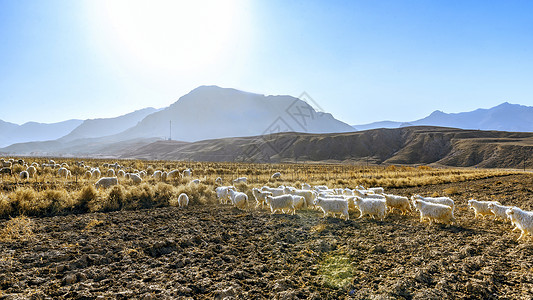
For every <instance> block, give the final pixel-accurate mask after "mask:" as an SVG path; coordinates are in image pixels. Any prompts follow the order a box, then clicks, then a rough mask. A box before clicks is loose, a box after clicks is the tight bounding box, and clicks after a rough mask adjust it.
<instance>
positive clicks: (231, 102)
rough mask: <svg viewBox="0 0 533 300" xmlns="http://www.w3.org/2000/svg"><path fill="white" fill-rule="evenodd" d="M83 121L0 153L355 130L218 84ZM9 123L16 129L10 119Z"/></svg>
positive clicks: (285, 99) (282, 99) (296, 102)
mask: <svg viewBox="0 0 533 300" xmlns="http://www.w3.org/2000/svg"><path fill="white" fill-rule="evenodd" d="M79 123H81V124H77V127H75V126H73V128H71V129H70V131H69V132H66V133H65V132H62V134H59V133H55V135H54V138H50V139H49V140H47V141H42V140H43V139H39V140H36V139H33V140H32V139H28V140H26V141H23V142H20V143H16V144H12V145H10V146H8V147H4V148H0V153H2V152H3V153H6V154H19V155H21V154H23V155H82V156H83V155H88V153H91V154H94V155H96V154H98V153H96V152H95V150H97V149H103V148H105V147H107V146H110V145H112V144H115V143H120V142H123V141H128V142H129V143H135V142H136V141H137V142H141V141H145V142H146V141H153V139H169V138H172V139H173V140H181V141H187V142H191V141H198V140H205V139H215V138H225V137H239V136H256V135H263V134H270V133H277V132H307V133H333V132H350V131H354V129H353V127H351V126H350V125H348V124H346V123H344V122H341V121H339V120H337V119H335V118H334V117H333V116H332V115H331V114H328V113H323V112H318V111H316V110H315V109H313V108H312V107H311V106H310V105H309V104H307V103H306V102H304V101H302V100H300V99H298V98H295V97H291V96H264V95H260V94H254V93H248V92H243V91H239V90H235V89H229V88H220V87H217V86H201V87H198V88H196V89H194V90H192V91H191V92H190V93H188V94H187V95H185V96H182V97H181V98H180V99H178V101H176V102H175V103H173V104H172V105H170V106H169V107H166V108H164V109H160V110H156V109H154V108H146V109H143V110H139V111H135V112H133V113H130V114H127V115H124V116H120V117H117V118H108V119H92V120H85V121H79ZM56 124H57V123H56ZM12 125H15V124H12ZM44 125H53V124H44ZM0 126H3V125H2V124H0ZM15 126H17V125H15ZM5 127H6V128H7V129H6V130H12V129H11V124H10V123H7V124H6V125H5ZM74 127H75V128H74ZM2 128H3V127H0V133H1V130H3V129H2ZM34 141H41V142H34ZM5 144H6V143H4V145H5Z"/></svg>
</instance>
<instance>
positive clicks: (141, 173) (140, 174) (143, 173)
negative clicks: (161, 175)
mask: <svg viewBox="0 0 533 300" xmlns="http://www.w3.org/2000/svg"><path fill="white" fill-rule="evenodd" d="M137 174H138V175H139V176H140V177H141V178H145V177H146V175H147V173H146V171H145V170H142V171H140V172H138V173H137Z"/></svg>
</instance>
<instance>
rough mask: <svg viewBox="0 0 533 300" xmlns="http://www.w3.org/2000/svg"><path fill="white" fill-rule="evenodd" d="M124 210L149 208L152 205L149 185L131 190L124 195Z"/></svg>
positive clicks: (142, 185) (144, 184)
mask: <svg viewBox="0 0 533 300" xmlns="http://www.w3.org/2000/svg"><path fill="white" fill-rule="evenodd" d="M126 199H127V200H126V205H125V207H124V208H126V209H141V208H150V207H152V205H153V193H152V189H151V186H150V185H149V184H146V183H143V184H141V185H138V186H135V187H133V188H131V189H130V190H129V191H128V193H127V195H126Z"/></svg>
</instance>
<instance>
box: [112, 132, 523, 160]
mask: <svg viewBox="0 0 533 300" xmlns="http://www.w3.org/2000/svg"><path fill="white" fill-rule="evenodd" d="M532 153H533V133H524V132H503V131H479V130H462V129H456V128H443V127H424V126H420V127H419V126H413V127H403V128H396V129H373V130H367V131H360V132H349V133H331V134H307V133H294V132H284V133H277V134H271V135H266V136H253V137H239V138H225V139H215V140H204V141H199V142H194V143H186V142H177V141H164V140H161V141H156V142H154V143H152V144H147V145H144V146H141V147H139V148H137V149H130V150H129V151H127V152H124V153H123V154H122V155H121V157H122V158H137V159H162V160H194V161H244V162H266V163H277V162H334V163H341V162H342V163H356V164H366V163H372V164H406V165H413V164H431V165H435V166H454V167H492V168H494V167H498V168H522V167H523V163H524V160H525V161H526V165H527V167H528V168H531V167H533V160H532V159H530V158H531V154H532Z"/></svg>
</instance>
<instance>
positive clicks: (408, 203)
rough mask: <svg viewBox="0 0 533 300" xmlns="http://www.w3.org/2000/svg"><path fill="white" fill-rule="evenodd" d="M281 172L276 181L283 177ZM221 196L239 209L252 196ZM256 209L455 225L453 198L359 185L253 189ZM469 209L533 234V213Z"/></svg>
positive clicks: (222, 192) (224, 191)
mask: <svg viewBox="0 0 533 300" xmlns="http://www.w3.org/2000/svg"><path fill="white" fill-rule="evenodd" d="M279 177H280V175H279V173H275V174H274V175H272V178H279ZM243 181H244V182H246V178H238V179H236V180H234V183H237V182H243ZM216 193H217V197H218V199H219V201H220V203H222V204H232V205H234V206H235V207H237V208H240V209H244V208H245V207H247V205H248V196H247V194H245V193H243V192H238V191H237V190H236V188H235V186H219V187H217V188H216ZM252 194H253V196H254V198H255V203H256V205H255V207H256V208H257V207H259V206H261V207H262V208H263V207H264V206H265V205H267V206H268V207H270V210H271V213H272V214H274V213H276V212H281V213H291V214H295V212H296V210H297V209H305V208H313V209H320V210H322V212H323V213H324V215H323V217H326V216H328V215H330V214H331V215H333V216H334V217H335V215H336V214H339V215H340V217H343V218H344V219H345V220H348V219H349V211H355V210H358V211H359V217H358V218H362V217H363V216H365V215H369V216H370V217H372V218H374V219H378V220H383V219H384V218H385V215H386V214H387V213H391V212H393V211H394V210H398V211H399V212H400V213H401V214H402V215H405V214H406V213H408V212H409V211H413V210H416V211H418V212H419V213H420V222H424V220H426V219H427V220H428V221H429V223H430V224H431V223H433V222H438V223H444V224H452V223H455V221H456V220H455V217H454V211H455V203H454V201H453V200H452V199H451V198H449V197H422V196H420V195H413V196H411V199H409V198H407V197H404V196H399V195H393V194H386V193H385V192H384V189H383V188H382V187H374V188H368V189H365V188H364V187H363V186H358V187H356V188H355V189H349V188H344V189H342V188H335V189H330V188H328V187H327V186H310V185H309V184H307V183H306V184H302V186H301V188H300V189H297V188H295V187H290V186H279V187H277V188H273V187H269V186H263V187H261V188H260V189H259V188H253V189H252ZM468 207H469V208H471V209H473V210H474V214H475V216H474V217H475V218H477V217H478V216H481V217H483V218H484V217H485V216H487V215H494V216H495V217H496V218H500V219H502V220H509V221H510V222H511V224H512V225H514V229H513V230H512V231H515V230H520V231H521V234H520V237H519V238H518V240H520V239H522V238H524V237H525V236H527V235H528V234H531V233H532V232H533V211H524V210H522V209H520V208H518V207H514V206H503V205H501V203H499V202H497V201H478V200H475V199H471V200H469V201H468Z"/></svg>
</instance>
